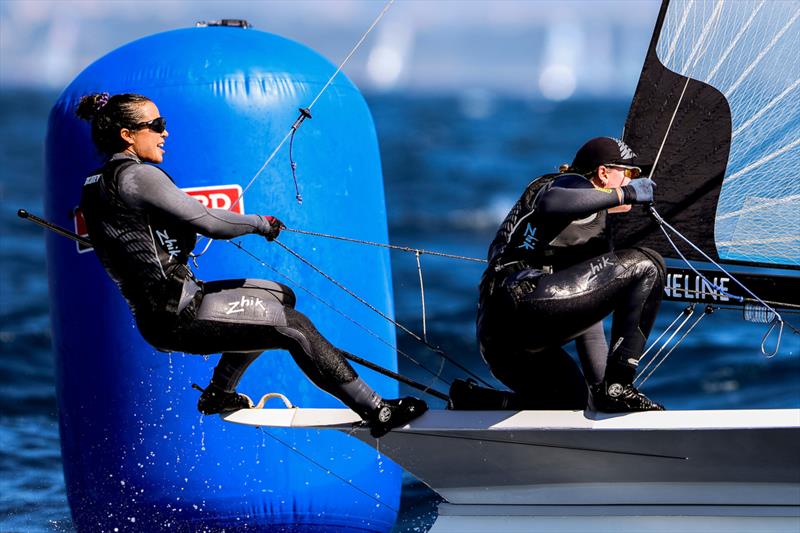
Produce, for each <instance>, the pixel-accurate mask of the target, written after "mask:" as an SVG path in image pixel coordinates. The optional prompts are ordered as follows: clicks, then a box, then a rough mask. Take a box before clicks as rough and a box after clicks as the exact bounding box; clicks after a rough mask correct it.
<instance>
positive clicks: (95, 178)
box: [83, 174, 103, 187]
mask: <svg viewBox="0 0 800 533" xmlns="http://www.w3.org/2000/svg"><path fill="white" fill-rule="evenodd" d="M102 177H103V175H102V174H95V175H94V176H89V177H88V178H86V181H84V182H83V186H84V187H86V186H87V185H91V184H92V183H97V182H98V181H100V178H102Z"/></svg>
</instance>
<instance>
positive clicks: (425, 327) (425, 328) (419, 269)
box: [415, 252, 428, 342]
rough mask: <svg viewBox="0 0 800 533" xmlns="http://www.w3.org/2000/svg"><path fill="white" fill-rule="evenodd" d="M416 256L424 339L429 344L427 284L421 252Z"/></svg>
mask: <svg viewBox="0 0 800 533" xmlns="http://www.w3.org/2000/svg"><path fill="white" fill-rule="evenodd" d="M415 255H416V257H417V273H418V274H419V295H420V299H421V300H422V339H423V340H424V341H425V342H428V325H427V322H428V321H427V318H426V316H425V284H424V283H423V282H422V263H420V261H419V252H417V253H416V254H415Z"/></svg>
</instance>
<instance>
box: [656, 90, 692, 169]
mask: <svg viewBox="0 0 800 533" xmlns="http://www.w3.org/2000/svg"><path fill="white" fill-rule="evenodd" d="M689 81H691V78H690V77H688V76H687V77H686V83H684V84H683V90H682V91H681V96H680V97H679V98H678V103H677V104H676V105H675V111H673V112H672V118H670V119H669V124H668V125H667V131H666V132H665V133H664V138H663V139H662V140H661V146H659V147H658V153H657V154H656V159H655V161H653V168H652V169H650V179H653V176H655V175H656V167H657V166H658V160H659V159H660V158H661V152H662V151H663V150H664V145H665V144H667V137H669V132H670V130H671V129H672V123H673V122H674V121H675V116H676V115H677V114H678V108H680V106H681V102H682V101H683V95H684V94H686V87H688V86H689Z"/></svg>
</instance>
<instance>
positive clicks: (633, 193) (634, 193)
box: [622, 178, 656, 204]
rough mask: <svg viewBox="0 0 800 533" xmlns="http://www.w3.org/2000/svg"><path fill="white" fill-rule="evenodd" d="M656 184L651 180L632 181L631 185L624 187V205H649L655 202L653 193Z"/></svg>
mask: <svg viewBox="0 0 800 533" xmlns="http://www.w3.org/2000/svg"><path fill="white" fill-rule="evenodd" d="M655 188H656V182H654V181H653V180H651V179H650V178H639V179H635V180H632V181H631V182H630V183H629V184H627V185H623V186H622V194H623V195H624V201H623V202H622V203H624V204H649V203H651V202H652V201H653V191H654V190H655Z"/></svg>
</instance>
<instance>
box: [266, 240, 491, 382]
mask: <svg viewBox="0 0 800 533" xmlns="http://www.w3.org/2000/svg"><path fill="white" fill-rule="evenodd" d="M273 242H274V243H275V244H277V245H278V246H280V247H281V248H283V249H284V250H286V251H287V252H289V254H291V255H293V256H294V257H295V258H297V259H298V260H299V261H301V262H302V263H305V264H306V265H307V266H308V267H310V268H311V269H312V270H314V271H315V272H317V273H318V274H319V275H320V276H322V277H324V278H325V279H327V280H328V281H330V282H331V283H333V284H334V285H336V286H337V287H339V288H340V289H342V290H343V291H344V292H346V293H347V294H349V295H350V296H352V297H353V298H355V299H356V300H358V301H359V302H361V303H362V304H363V305H365V306H366V307H368V308H369V309H371V310H372V311H373V312H375V313H377V314H378V315H380V316H381V317H383V318H384V319H385V320H387V321H388V322H391V323H392V324H394V326H395V327H397V328H398V329H400V330H401V331H403V332H405V333H407V334H408V335H410V336H411V337H413V338H414V339H416V340H417V341H419V342H421V343H422V344H423V345H425V346H426V347H427V348H428V349H430V350H431V351H433V352H435V353H437V354H439V355H440V356H441V357H443V358H445V359H447V361H448V362H450V363H451V364H453V365H454V366H455V367H457V368H459V369H460V370H463V371H464V372H466V373H467V374H469V376H470V377H472V378H473V379H475V380H476V381H480V382H481V383H483V384H484V385H485V386H487V387H491V385H489V384H488V383H487V382H486V381H485V380H484V379H483V378H481V377H480V376H478V375H477V374H475V373H474V372H472V371H471V370H469V369H468V368H466V367H465V366H463V365H461V364H460V363H459V362H458V361H456V360H454V359H453V358H452V357H450V356H448V355H447V354H446V353H445V352H444V350H442V349H441V348H439V347H438V346H434V345H433V344H431V343H429V342H426V341H425V340H423V339H422V337H420V336H419V335H417V334H416V333H414V332H413V331H411V330H410V329H408V328H407V327H405V326H404V325H402V324H400V323H399V322H397V321H396V320H394V319H393V318H391V317H390V316H388V315H387V314H386V313H384V312H383V311H381V310H380V309H378V308H377V307H375V306H374V305H372V304H371V303H369V302H368V301H366V300H365V299H364V298H362V297H361V296H359V295H357V294H356V293H354V292H353V291H351V290H350V289H348V288H347V287H346V286H344V285H343V284H342V283H340V282H338V281H336V280H335V279H334V278H333V277H331V276H330V275H328V274H326V273H325V272H323V271H322V270H321V269H320V268H318V267H317V266H315V265H314V264H312V263H311V262H310V261H309V260H308V259H306V258H305V257H303V256H301V255H300V254H298V253H297V252H295V251H294V250H292V249H291V248H289V247H288V246H286V245H285V244H283V243H282V242H280V241H279V240H277V239H275V240H274V241H273Z"/></svg>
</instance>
